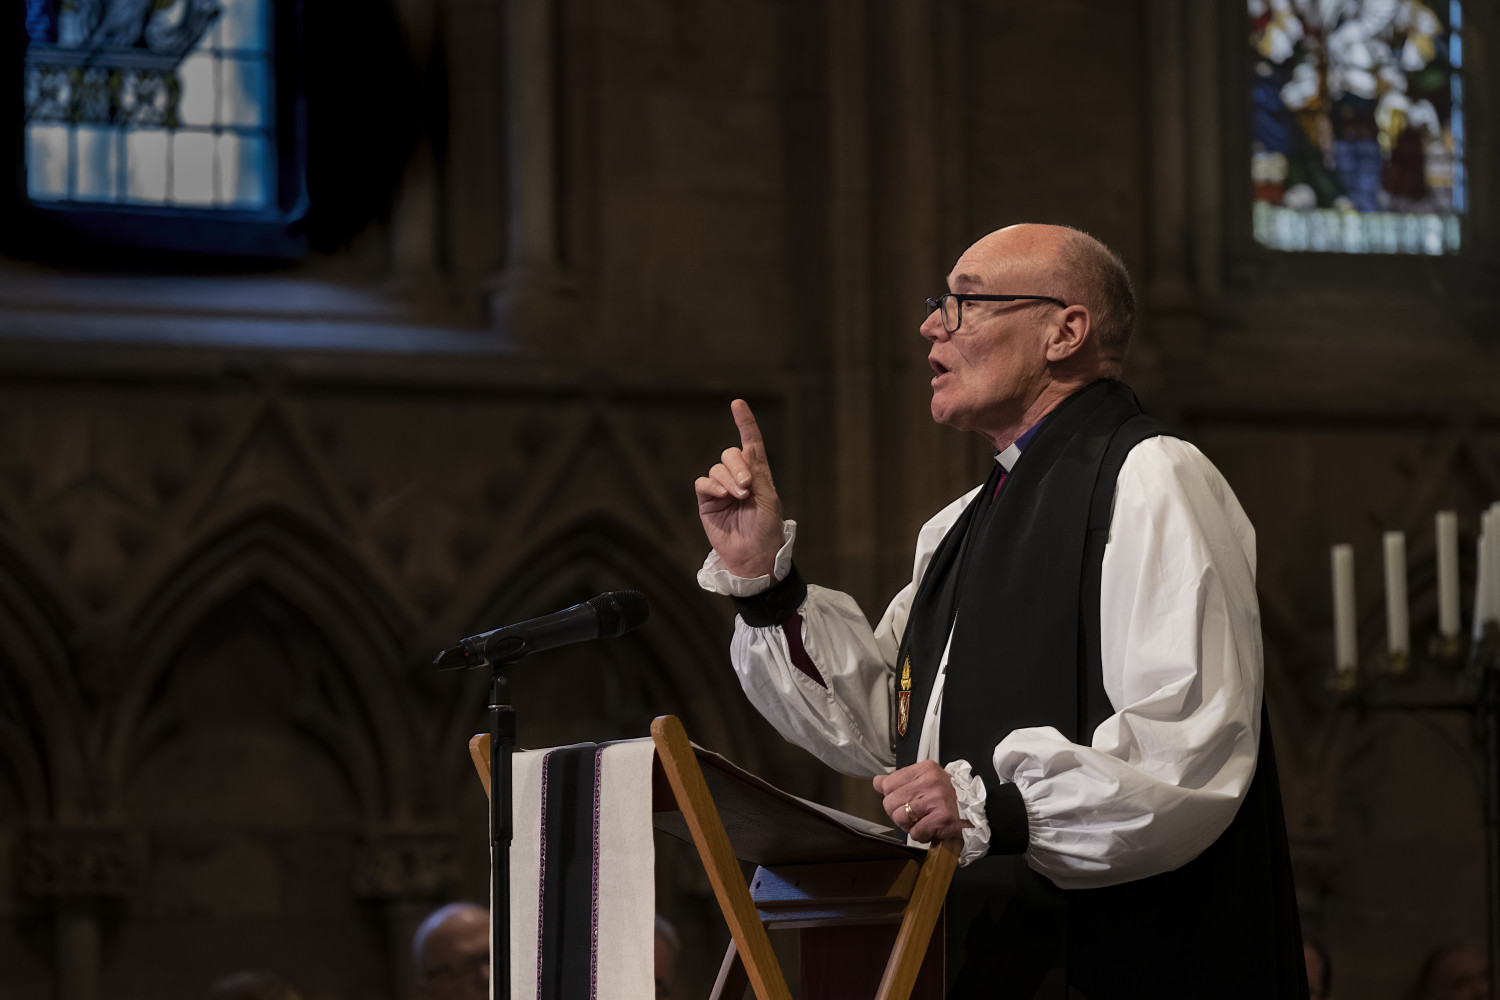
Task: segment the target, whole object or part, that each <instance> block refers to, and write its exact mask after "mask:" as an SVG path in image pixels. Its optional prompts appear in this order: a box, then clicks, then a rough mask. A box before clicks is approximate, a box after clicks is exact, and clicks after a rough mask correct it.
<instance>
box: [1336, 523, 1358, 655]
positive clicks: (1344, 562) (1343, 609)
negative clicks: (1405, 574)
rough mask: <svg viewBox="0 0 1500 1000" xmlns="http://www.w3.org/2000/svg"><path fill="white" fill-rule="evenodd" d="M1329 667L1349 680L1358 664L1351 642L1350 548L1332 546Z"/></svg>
mask: <svg viewBox="0 0 1500 1000" xmlns="http://www.w3.org/2000/svg"><path fill="white" fill-rule="evenodd" d="M1332 551H1333V665H1334V669H1335V670H1336V671H1337V672H1338V673H1339V674H1342V675H1346V676H1347V677H1351V678H1352V677H1353V675H1354V671H1355V668H1356V667H1357V665H1358V663H1359V654H1358V651H1357V650H1356V648H1355V643H1354V546H1352V545H1335V546H1334V547H1333V550H1332Z"/></svg>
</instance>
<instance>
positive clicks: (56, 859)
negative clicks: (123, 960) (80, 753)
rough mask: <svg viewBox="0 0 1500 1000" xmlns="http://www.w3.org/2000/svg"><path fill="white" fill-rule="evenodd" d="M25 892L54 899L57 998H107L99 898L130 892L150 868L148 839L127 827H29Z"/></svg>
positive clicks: (20, 865)
mask: <svg viewBox="0 0 1500 1000" xmlns="http://www.w3.org/2000/svg"><path fill="white" fill-rule="evenodd" d="M16 867H17V873H16V874H17V882H18V884H19V886H20V889H21V891H22V892H23V893H25V894H26V895H28V896H31V897H33V898H37V899H42V900H45V901H48V902H50V903H51V904H52V907H53V910H54V914H55V931H54V960H55V961H56V963H57V965H56V984H57V997H58V1000H102V998H103V997H104V996H105V993H104V990H103V989H102V985H101V973H102V969H101V967H100V951H99V940H100V937H101V930H102V928H101V927H100V909H101V907H100V905H99V904H100V903H101V902H102V901H103V900H105V899H118V898H121V897H125V896H128V895H130V893H131V891H132V890H133V889H134V888H135V886H136V885H137V884H139V882H140V880H141V876H142V874H143V873H144V872H145V868H146V842H145V838H144V837H143V836H142V835H141V834H139V833H131V832H128V831H125V830H115V829H101V828H82V829H69V828H62V827H54V828H50V829H42V830H33V831H28V832H27V833H26V834H25V835H24V836H23V838H22V841H21V844H20V850H19V852H18V857H17V866H16Z"/></svg>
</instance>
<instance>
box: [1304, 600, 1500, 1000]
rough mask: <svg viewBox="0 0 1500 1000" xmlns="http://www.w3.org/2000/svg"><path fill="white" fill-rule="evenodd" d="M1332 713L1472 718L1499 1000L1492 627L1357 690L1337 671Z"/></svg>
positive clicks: (1435, 644)
mask: <svg viewBox="0 0 1500 1000" xmlns="http://www.w3.org/2000/svg"><path fill="white" fill-rule="evenodd" d="M1333 687H1334V690H1335V691H1336V692H1338V697H1339V707H1340V708H1353V709H1355V710H1357V711H1359V712H1360V713H1361V714H1363V713H1365V712H1367V711H1370V712H1462V713H1465V714H1468V715H1472V716H1473V718H1474V721H1475V723H1476V724H1477V725H1476V729H1477V731H1478V735H1479V747H1480V753H1481V756H1482V758H1483V761H1484V783H1483V786H1482V787H1481V788H1480V790H1479V791H1480V798H1481V800H1482V802H1483V804H1484V843H1485V903H1486V914H1487V922H1488V928H1489V934H1488V939H1489V941H1488V944H1489V954H1490V977H1491V983H1490V985H1491V994H1490V995H1491V996H1500V622H1496V621H1495V620H1494V619H1491V620H1489V621H1487V622H1485V623H1484V627H1483V628H1482V629H1481V630H1480V634H1479V636H1478V637H1477V638H1471V637H1468V636H1464V635H1441V634H1439V635H1434V636H1432V637H1431V639H1430V640H1429V641H1428V643H1427V655H1426V656H1424V657H1422V658H1421V659H1416V658H1414V657H1410V656H1408V655H1407V654H1406V653H1405V652H1404V651H1401V650H1397V651H1394V652H1392V653H1390V654H1389V656H1388V658H1387V660H1386V662H1385V669H1384V670H1381V671H1377V672H1375V674H1374V676H1372V677H1370V679H1369V683H1367V684H1360V683H1359V682H1358V679H1357V675H1356V673H1355V672H1354V671H1353V670H1347V669H1344V670H1338V671H1336V672H1335V674H1334V679H1333Z"/></svg>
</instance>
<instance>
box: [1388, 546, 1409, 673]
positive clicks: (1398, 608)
mask: <svg viewBox="0 0 1500 1000" xmlns="http://www.w3.org/2000/svg"><path fill="white" fill-rule="evenodd" d="M1385 634H1386V640H1387V641H1386V645H1387V647H1388V648H1389V649H1390V651H1391V654H1392V655H1395V654H1397V653H1401V654H1405V653H1408V652H1410V651H1411V620H1410V618H1409V617H1408V614H1407V607H1406V535H1405V534H1404V533H1402V532H1400V531H1387V532H1386V533H1385Z"/></svg>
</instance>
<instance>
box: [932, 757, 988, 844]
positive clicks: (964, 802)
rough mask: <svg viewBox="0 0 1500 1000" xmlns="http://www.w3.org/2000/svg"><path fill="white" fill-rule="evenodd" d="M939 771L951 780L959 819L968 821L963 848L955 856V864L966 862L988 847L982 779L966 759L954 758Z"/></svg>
mask: <svg viewBox="0 0 1500 1000" xmlns="http://www.w3.org/2000/svg"><path fill="white" fill-rule="evenodd" d="M943 770H945V771H947V772H948V776H949V777H951V778H952V779H953V791H954V792H955V793H956V794H957V795H958V815H959V818H960V819H962V820H964V821H965V822H967V823H969V824H971V825H970V826H966V827H964V846H963V851H962V852H961V853H960V854H959V856H958V863H959V864H960V865H966V864H969V863H970V862H971V861H978V860H979V859H980V858H982V857H984V856H985V855H986V854H988V853H989V850H990V821H989V817H987V816H986V815H985V812H984V800H985V791H984V782H983V781H981V780H979V778H978V777H977V776H976V775H975V774H974V772H973V770H972V769H970V767H969V762H968V761H966V760H955V761H953V762H952V763H950V764H949V765H948V766H947V767H945V768H943Z"/></svg>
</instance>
